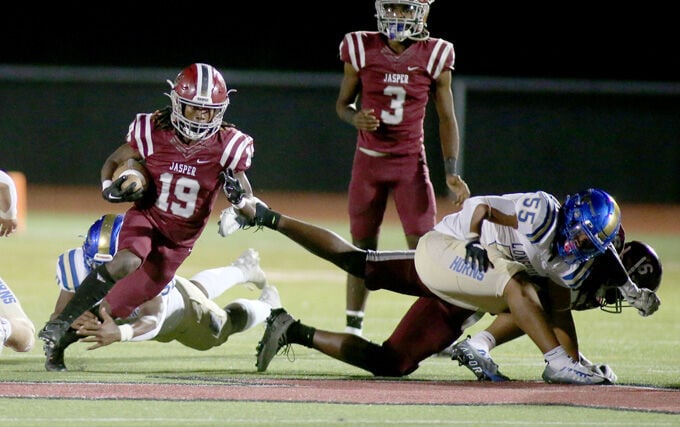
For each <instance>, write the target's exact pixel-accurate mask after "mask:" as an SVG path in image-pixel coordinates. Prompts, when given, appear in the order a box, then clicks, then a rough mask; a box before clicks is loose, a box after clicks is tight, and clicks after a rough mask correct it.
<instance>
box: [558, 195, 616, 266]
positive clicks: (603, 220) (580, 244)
mask: <svg viewBox="0 0 680 427" xmlns="http://www.w3.org/2000/svg"><path fill="white" fill-rule="evenodd" d="M560 215H561V216H562V218H561V227H560V229H559V230H558V236H557V253H558V254H559V256H560V257H562V258H563V259H564V261H565V262H567V263H568V264H576V263H581V262H585V261H588V260H589V259H591V258H592V257H594V256H596V255H599V254H602V253H603V252H604V251H605V249H606V248H607V246H609V244H610V243H612V242H613V241H614V239H615V238H616V236H617V234H618V232H619V228H620V227H621V209H620V208H619V205H618V204H617V203H616V201H615V200H614V198H613V197H612V196H610V195H609V194H607V193H606V192H605V191H602V190H598V189H594V188H589V189H587V190H585V191H581V192H579V193H576V194H572V195H569V196H567V200H566V201H565V202H564V205H563V206H562V208H561V209H560Z"/></svg>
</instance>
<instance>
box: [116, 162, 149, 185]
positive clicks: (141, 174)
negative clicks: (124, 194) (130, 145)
mask: <svg viewBox="0 0 680 427" xmlns="http://www.w3.org/2000/svg"><path fill="white" fill-rule="evenodd" d="M121 176H127V179H126V180H125V181H123V184H122V185H121V190H123V191H125V190H126V189H128V188H129V187H130V186H131V185H135V186H136V187H135V188H134V189H133V190H132V191H137V190H139V189H140V188H141V189H142V190H143V191H146V189H147V188H149V182H150V180H151V177H150V176H149V172H148V171H147V170H146V168H145V167H144V165H143V164H142V163H141V162H140V161H138V160H136V159H128V160H127V161H126V162H123V163H121V164H120V166H118V168H117V169H116V170H115V171H114V172H113V177H112V180H113V181H115V180H117V179H118V178H120V177H121Z"/></svg>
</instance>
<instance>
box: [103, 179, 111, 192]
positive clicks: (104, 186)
mask: <svg viewBox="0 0 680 427" xmlns="http://www.w3.org/2000/svg"><path fill="white" fill-rule="evenodd" d="M111 184H113V181H111V180H110V179H105V180H104V181H102V191H104V190H106V189H107V188H109V187H110V186H111Z"/></svg>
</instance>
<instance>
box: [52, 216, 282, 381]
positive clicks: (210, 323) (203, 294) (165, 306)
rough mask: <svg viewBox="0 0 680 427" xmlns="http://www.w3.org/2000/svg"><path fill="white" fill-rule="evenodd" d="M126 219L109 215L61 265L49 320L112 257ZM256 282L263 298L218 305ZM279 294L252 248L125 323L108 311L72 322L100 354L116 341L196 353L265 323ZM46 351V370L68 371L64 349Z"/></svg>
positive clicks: (176, 285) (178, 283) (171, 286)
mask: <svg viewBox="0 0 680 427" xmlns="http://www.w3.org/2000/svg"><path fill="white" fill-rule="evenodd" d="M123 220H124V216H123V215H115V214H107V215H103V216H102V217H101V218H99V219H97V220H96V221H95V222H94V223H93V224H92V225H91V226H90V228H89V230H88V232H87V236H86V237H85V241H84V242H83V246H82V247H80V248H73V249H70V250H68V251H66V252H65V253H63V254H62V255H60V256H59V258H58V260H57V285H58V286H59V297H58V298H57V302H56V304H55V307H54V312H53V313H52V315H51V316H50V319H54V318H56V317H57V316H58V315H59V313H60V312H61V310H62V309H63V307H64V306H66V304H67V303H68V301H69V300H70V299H71V298H73V293H74V292H75V290H76V289H77V288H78V286H80V282H81V281H82V279H83V278H84V277H86V276H87V274H88V273H89V272H90V271H92V270H93V269H96V268H97V267H98V266H99V265H102V264H105V263H106V262H108V261H110V260H111V259H112V258H113V255H114V254H115V253H116V250H117V246H118V245H117V243H118V233H119V232H120V229H121V225H122V222H123ZM246 283H252V284H254V285H255V286H257V287H258V288H259V289H261V290H262V293H261V295H260V297H259V298H258V299H246V298H238V299H236V300H234V301H232V302H230V303H229V304H227V305H226V306H225V307H224V308H222V307H220V306H218V305H217V304H216V303H215V302H214V301H213V300H214V299H216V298H217V297H219V296H220V295H222V294H223V293H224V292H226V291H227V290H228V289H230V288H232V287H233V286H235V285H239V284H246ZM280 306H281V301H280V299H279V294H278V291H277V289H276V288H275V287H274V286H273V285H270V284H267V279H266V275H265V273H264V271H263V270H262V269H261V268H260V257H259V254H258V253H257V252H256V251H255V250H253V249H248V250H246V251H245V252H244V253H243V254H241V256H240V257H238V258H237V259H236V260H235V261H234V262H233V263H231V265H227V266H224V267H217V268H212V269H208V270H203V271H201V272H199V273H197V274H196V275H194V276H193V277H192V278H191V279H186V278H183V277H180V276H175V277H174V278H173V280H172V281H170V283H168V284H167V286H166V287H165V288H164V289H163V290H162V291H161V293H160V294H159V295H158V296H156V297H154V298H152V299H151V300H149V301H147V302H145V303H144V304H142V305H141V306H139V307H138V308H137V309H135V310H134V311H133V313H132V315H131V316H130V317H128V318H125V319H113V318H112V317H111V316H110V315H109V313H107V312H103V313H101V314H102V317H103V321H100V320H99V318H98V317H97V316H95V315H94V314H93V313H92V312H89V311H88V312H85V313H84V314H83V315H82V316H80V317H78V318H77V319H76V321H75V322H74V323H73V326H74V328H75V329H76V330H77V333H78V334H79V335H80V336H83V337H84V338H83V339H81V341H83V342H90V343H95V344H94V345H92V346H91V347H89V349H96V348H99V347H103V346H106V345H109V344H111V343H114V342H116V341H146V340H154V341H159V342H170V341H177V342H180V343H181V344H183V345H185V346H187V347H190V348H193V349H196V350H208V349H210V348H213V347H217V346H219V345H222V344H224V343H225V342H226V341H227V339H228V338H229V336H231V335H232V334H235V333H238V332H243V331H246V330H248V329H250V328H252V327H253V326H255V325H258V324H260V323H262V322H263V321H264V320H265V319H266V317H267V316H268V315H269V314H270V312H271V309H272V307H280ZM65 349H66V347H64V349H63V350H62V351H47V349H46V355H47V360H46V361H45V369H47V370H48V371H65V370H66V365H65V363H64V350H65Z"/></svg>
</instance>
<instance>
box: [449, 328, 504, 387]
mask: <svg viewBox="0 0 680 427" xmlns="http://www.w3.org/2000/svg"><path fill="white" fill-rule="evenodd" d="M469 340H470V337H469V336H468V337H467V338H466V339H465V340H463V341H461V342H459V343H458V344H455V345H454V346H453V347H451V359H452V360H457V361H458V364H459V366H465V367H466V368H468V369H469V370H470V371H472V373H473V374H475V376H476V377H477V379H478V380H479V381H493V382H502V381H509V380H510V378H508V377H506V376H505V375H503V374H501V372H500V371H499V370H498V365H496V364H495V363H494V361H493V359H491V356H489V355H488V354H487V353H486V352H485V351H480V350H477V349H476V348H474V347H473V346H471V345H470V343H469Z"/></svg>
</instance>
